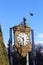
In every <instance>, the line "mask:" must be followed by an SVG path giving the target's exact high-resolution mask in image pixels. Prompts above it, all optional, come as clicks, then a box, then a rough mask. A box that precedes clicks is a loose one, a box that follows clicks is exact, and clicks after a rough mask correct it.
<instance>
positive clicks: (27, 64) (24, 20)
mask: <svg viewBox="0 0 43 65" xmlns="http://www.w3.org/2000/svg"><path fill="white" fill-rule="evenodd" d="M23 24H24V27H26V18H25V17H24V18H23ZM26 61H27V62H26V65H29V53H27V56H26Z"/></svg>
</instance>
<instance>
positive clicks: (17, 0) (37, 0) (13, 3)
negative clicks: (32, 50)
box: [0, 0, 43, 44]
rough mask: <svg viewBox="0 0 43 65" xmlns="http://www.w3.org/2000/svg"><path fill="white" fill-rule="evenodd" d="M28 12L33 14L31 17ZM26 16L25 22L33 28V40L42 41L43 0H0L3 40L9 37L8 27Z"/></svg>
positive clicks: (0, 22)
mask: <svg viewBox="0 0 43 65" xmlns="http://www.w3.org/2000/svg"><path fill="white" fill-rule="evenodd" d="M29 12H32V13H33V14H34V15H33V17H31V16H30V15H29ZM23 17H27V24H28V25H29V26H30V27H31V29H33V30H34V41H35V42H40V43H43V0H0V24H1V26H2V31H3V38H4V42H5V43H6V44H7V43H8V39H9V28H10V27H12V26H15V25H17V24H19V23H20V22H21V21H22V19H23Z"/></svg>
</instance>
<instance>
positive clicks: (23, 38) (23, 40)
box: [17, 33, 29, 46]
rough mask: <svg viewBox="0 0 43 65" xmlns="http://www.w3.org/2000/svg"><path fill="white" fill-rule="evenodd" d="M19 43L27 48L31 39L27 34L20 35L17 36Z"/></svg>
mask: <svg viewBox="0 0 43 65" xmlns="http://www.w3.org/2000/svg"><path fill="white" fill-rule="evenodd" d="M17 42H18V43H19V44H20V45H22V46H25V45H27V44H28V43H29V37H28V35H27V34H26V33H20V34H19V35H18V36H17Z"/></svg>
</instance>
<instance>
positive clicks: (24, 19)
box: [23, 17, 26, 26]
mask: <svg viewBox="0 0 43 65" xmlns="http://www.w3.org/2000/svg"><path fill="white" fill-rule="evenodd" d="M23 24H24V26H26V18H25V17H24V18H23Z"/></svg>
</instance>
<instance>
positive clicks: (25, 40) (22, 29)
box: [13, 24, 32, 57]
mask: <svg viewBox="0 0 43 65" xmlns="http://www.w3.org/2000/svg"><path fill="white" fill-rule="evenodd" d="M13 30H14V47H15V50H16V51H17V52H19V54H20V55H21V56H22V57H25V56H26V54H27V53H28V52H30V51H31V48H32V46H31V43H30V27H28V26H24V24H20V25H18V26H15V27H14V28H13Z"/></svg>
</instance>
